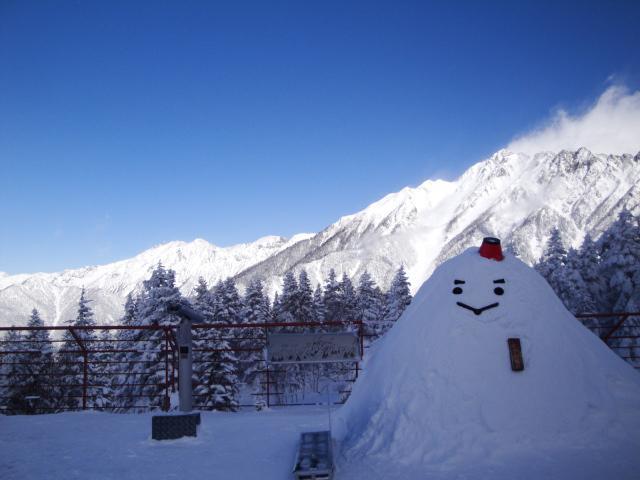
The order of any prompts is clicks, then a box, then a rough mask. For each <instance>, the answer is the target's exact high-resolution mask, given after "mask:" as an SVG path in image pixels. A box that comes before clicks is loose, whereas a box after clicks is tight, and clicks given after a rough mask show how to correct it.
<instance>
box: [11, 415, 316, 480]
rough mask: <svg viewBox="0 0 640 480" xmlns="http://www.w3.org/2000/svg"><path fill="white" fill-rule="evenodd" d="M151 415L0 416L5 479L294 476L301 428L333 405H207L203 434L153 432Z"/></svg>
mask: <svg viewBox="0 0 640 480" xmlns="http://www.w3.org/2000/svg"><path fill="white" fill-rule="evenodd" d="M151 416H152V415H151V414H112V413H97V412H72V413H59V414H53V415H37V416H4V415H0V478H2V479H3V480H14V479H15V480H27V479H46V480H57V479H61V480H63V479H64V480H69V479H75V478H82V479H92V480H107V479H109V480H110V479H114V480H125V479H136V480H146V479H149V480H162V479H172V478H176V479H193V480H196V479H204V478H207V479H215V478H220V479H222V478H228V479H257V478H259V479H263V480H276V479H277V480H282V479H285V478H290V474H291V468H292V466H293V462H294V459H295V449H296V445H297V442H298V437H299V434H300V432H302V431H307V430H318V429H322V430H326V429H327V413H326V408H321V407H305V408H296V407H288V408H286V409H281V410H273V409H272V410H269V411H262V412H254V411H242V412H238V413H221V412H205V413H203V414H202V424H201V425H200V427H199V430H198V436H197V437H196V438H182V439H179V440H170V441H167V440H165V441H156V440H152V439H151Z"/></svg>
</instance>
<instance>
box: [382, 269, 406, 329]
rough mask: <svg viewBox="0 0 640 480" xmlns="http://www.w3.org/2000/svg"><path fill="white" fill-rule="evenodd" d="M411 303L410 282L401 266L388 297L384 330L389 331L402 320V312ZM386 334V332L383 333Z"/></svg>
mask: <svg viewBox="0 0 640 480" xmlns="http://www.w3.org/2000/svg"><path fill="white" fill-rule="evenodd" d="M410 303H411V293H410V291H409V280H408V279H407V274H406V273H405V271H404V266H402V265H401V266H400V268H399V269H398V271H397V272H396V274H395V276H394V277H393V280H392V281H391V286H390V287H389V291H388V292H387V295H386V304H385V316H384V330H385V331H386V330H388V329H389V328H391V326H393V324H394V323H395V322H396V321H397V320H398V319H399V318H400V316H401V315H402V312H404V310H405V309H406V308H407V307H408V306H409V304H410ZM383 333H384V332H383Z"/></svg>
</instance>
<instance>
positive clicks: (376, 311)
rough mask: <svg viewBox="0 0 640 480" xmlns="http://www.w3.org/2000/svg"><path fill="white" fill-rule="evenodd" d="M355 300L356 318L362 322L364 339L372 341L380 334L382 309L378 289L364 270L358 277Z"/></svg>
mask: <svg viewBox="0 0 640 480" xmlns="http://www.w3.org/2000/svg"><path fill="white" fill-rule="evenodd" d="M357 299H358V303H357V306H358V310H357V317H358V319H359V320H361V321H362V322H363V328H364V334H365V335H366V336H367V337H366V339H367V340H368V341H373V340H375V339H376V338H378V337H379V336H380V335H381V334H382V330H383V329H382V314H383V307H382V302H381V292H380V289H379V288H377V286H376V282H374V281H373V279H372V278H371V275H370V274H369V272H367V271H366V270H365V272H364V273H363V274H362V275H361V276H360V282H359V283H358V292H357Z"/></svg>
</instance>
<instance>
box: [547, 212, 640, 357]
mask: <svg viewBox="0 0 640 480" xmlns="http://www.w3.org/2000/svg"><path fill="white" fill-rule="evenodd" d="M565 245H566V239H563V238H562V234H561V232H560V231H559V230H558V229H557V228H554V229H553V230H552V231H551V236H550V238H549V241H548V242H547V245H546V248H545V251H544V253H543V255H542V257H541V258H540V261H539V262H538V263H537V264H536V265H535V268H536V270H537V271H538V272H539V273H540V274H542V276H543V277H544V278H545V279H546V280H547V282H548V283H549V285H550V286H551V288H553V290H554V291H555V292H556V294H557V295H558V297H559V298H560V300H562V302H563V303H564V305H565V306H566V307H567V309H568V310H569V311H570V312H572V313H574V314H578V313H619V312H638V311H640V219H639V218H638V217H637V216H634V215H633V214H632V213H631V212H629V211H628V210H626V209H625V210H622V211H621V212H620V214H619V215H618V218H617V219H616V220H615V221H614V222H613V223H612V224H611V225H610V226H609V227H608V228H607V229H606V230H605V231H604V232H603V233H602V234H601V235H600V237H599V238H598V239H597V240H594V239H593V238H592V237H591V235H588V234H587V235H586V236H585V238H584V241H583V242H582V245H581V246H580V247H579V248H575V249H574V248H566V247H565ZM582 321H583V322H584V324H585V326H587V327H589V328H592V329H594V331H596V333H599V334H602V333H605V332H606V331H607V330H608V329H609V328H610V327H611V326H612V319H611V318H600V319H598V318H587V319H583V320H582ZM615 321H617V320H615V319H614V320H613V322H615ZM638 335H640V318H638V317H629V318H628V319H627V320H626V322H625V323H624V326H623V327H622V328H621V329H620V330H618V331H616V332H615V336H616V337H618V338H614V339H612V340H611V341H609V342H608V343H609V344H610V345H612V346H614V347H616V348H615V351H616V352H618V353H619V354H621V355H623V356H628V357H638V356H639V354H640V348H639V347H640V345H639V344H638V343H639V342H638V338H634V337H637V336H638ZM620 337H627V338H620ZM620 347H625V348H620ZM626 347H628V348H626ZM628 360H633V358H628ZM636 362H637V360H636ZM631 363H634V362H633V361H632V362H631ZM636 364H637V365H638V366H640V362H638V363H636Z"/></svg>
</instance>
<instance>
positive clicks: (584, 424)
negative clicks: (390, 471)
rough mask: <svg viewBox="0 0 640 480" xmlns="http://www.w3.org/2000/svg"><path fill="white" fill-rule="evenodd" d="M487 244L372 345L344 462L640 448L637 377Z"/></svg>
mask: <svg viewBox="0 0 640 480" xmlns="http://www.w3.org/2000/svg"><path fill="white" fill-rule="evenodd" d="M491 242H493V240H489V242H488V243H489V244H488V245H484V246H483V247H482V250H481V251H482V252H483V253H482V255H480V254H479V253H480V252H479V250H478V248H472V249H469V250H467V251H466V252H464V253H462V254H461V255H458V256H457V257H455V258H452V259H451V260H449V261H447V262H445V263H443V264H442V265H441V266H440V267H439V268H438V269H436V271H435V272H434V273H433V275H432V276H431V278H429V279H428V280H427V281H426V282H425V283H424V284H423V285H422V287H421V288H420V290H419V291H418V292H417V294H416V296H415V298H414V300H413V302H412V304H411V305H410V306H409V307H408V309H407V310H406V311H405V313H404V314H403V315H402V317H401V318H400V319H399V321H398V322H397V324H396V325H395V326H394V327H393V328H392V329H391V331H390V332H389V333H388V334H387V336H386V337H385V338H383V339H382V340H381V341H380V342H379V343H378V344H377V345H374V348H373V349H372V350H373V352H372V354H371V355H370V356H369V360H368V361H367V363H366V364H365V366H364V373H363V376H362V377H361V378H360V379H359V380H358V382H357V383H356V384H355V387H354V390H353V393H352V395H351V398H350V399H349V400H348V402H347V404H346V405H345V406H344V407H343V409H342V411H341V412H340V417H341V419H342V425H343V427H344V431H343V433H342V434H340V432H338V436H340V435H342V436H343V438H342V442H343V450H344V453H345V455H346V457H347V458H349V457H365V456H366V458H371V457H372V456H373V457H375V456H376V455H379V456H380V457H381V458H382V457H384V458H392V459H394V460H396V461H398V462H400V463H411V464H416V463H417V464H422V465H428V464H436V463H437V464H438V465H442V463H443V462H446V461H454V460H453V459H455V458H456V456H460V457H459V458H465V459H466V460H467V461H468V460H469V458H470V457H472V458H473V457H474V456H475V457H477V458H478V459H482V458H485V457H486V456H487V455H490V454H491V453H492V452H493V451H494V450H495V449H502V450H503V451H504V450H505V449H514V451H516V452H526V451H527V450H528V449H530V448H532V447H535V446H536V445H544V446H545V447H546V448H552V446H553V445H554V444H558V445H562V446H565V447H566V446H568V445H571V446H573V447H580V446H583V447H587V448H597V445H598V444H601V445H604V444H606V443H608V444H609V446H610V445H611V442H614V443H615V442H627V444H628V442H632V443H633V442H635V443H637V444H638V445H640V375H639V374H638V373H637V372H636V371H634V370H633V368H631V367H630V366H629V365H628V364H626V363H625V362H624V361H623V360H622V359H620V358H619V357H618V356H617V355H616V354H615V353H613V352H612V351H611V350H610V349H609V348H608V347H607V346H606V345H605V344H604V343H603V342H602V341H601V340H600V339H598V338H597V337H596V336H595V335H594V334H593V333H591V332H590V331H588V330H587V329H586V328H585V327H583V326H582V325H581V324H580V323H579V322H578V321H577V320H576V319H575V318H574V317H573V315H572V314H571V313H570V312H568V311H567V310H566V309H565V308H564V306H563V305H562V303H561V302H560V300H559V299H558V298H557V297H556V295H555V294H554V292H553V291H552V290H551V288H550V287H549V286H548V285H547V283H546V282H545V281H544V279H543V278H542V277H541V276H540V275H538V273H536V272H535V270H533V269H532V268H530V267H528V266H527V265H525V264H524V263H523V262H521V261H520V260H518V259H517V258H515V257H513V256H512V255H504V256H503V255H502V252H501V251H500V252H496V248H495V245H491ZM498 249H499V246H498ZM487 252H488V253H487ZM483 255H484V256H483ZM485 257H487V258H485ZM509 338H518V339H520V342H521V348H522V357H523V360H524V370H522V371H518V372H515V371H513V370H512V368H511V364H510V356H509V347H508V345H507V340H508V339H509Z"/></svg>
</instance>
